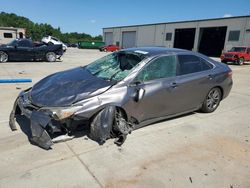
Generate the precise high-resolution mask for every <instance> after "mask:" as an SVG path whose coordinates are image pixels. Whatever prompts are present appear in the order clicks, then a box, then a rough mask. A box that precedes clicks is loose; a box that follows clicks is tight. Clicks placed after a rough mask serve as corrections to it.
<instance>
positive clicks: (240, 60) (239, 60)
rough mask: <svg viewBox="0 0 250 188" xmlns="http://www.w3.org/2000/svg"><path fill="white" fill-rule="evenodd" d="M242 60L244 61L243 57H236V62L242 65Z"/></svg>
mask: <svg viewBox="0 0 250 188" xmlns="http://www.w3.org/2000/svg"><path fill="white" fill-rule="evenodd" d="M244 62H245V60H244V58H243V57H241V58H239V59H238V64H239V65H243V64H244Z"/></svg>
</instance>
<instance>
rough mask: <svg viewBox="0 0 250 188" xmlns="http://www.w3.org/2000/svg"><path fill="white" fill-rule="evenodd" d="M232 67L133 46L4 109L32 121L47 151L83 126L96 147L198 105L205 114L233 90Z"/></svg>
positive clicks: (45, 83)
mask: <svg viewBox="0 0 250 188" xmlns="http://www.w3.org/2000/svg"><path fill="white" fill-rule="evenodd" d="M232 84H233V82H232V71H231V69H230V68H229V67H228V66H227V65H225V64H222V63H219V62H216V61H214V60H212V59H210V58H208V57H206V56H204V55H202V54H199V53H194V52H191V51H186V50H180V49H169V48H159V47H152V48H149V47H148V48H131V49H126V50H121V51H119V52H115V53H112V54H109V55H107V56H105V57H103V58H101V59H98V60H96V61H95V62H93V63H91V64H89V65H87V66H84V67H78V68H74V69H71V70H66V71H63V72H58V73H55V74H52V75H50V76H48V77H46V78H44V79H42V80H41V81H39V82H38V83H36V84H35V85H34V86H33V87H32V88H30V89H27V90H25V91H22V92H21V93H20V95H19V96H18V98H17V99H16V102H15V104H14V108H13V111H12V112H11V114H10V127H11V129H12V130H16V125H15V118H16V117H17V115H18V114H21V115H25V116H26V117H27V118H28V119H30V122H31V123H30V128H31V138H30V140H31V141H32V142H33V143H35V144H37V145H38V146H40V147H42V148H45V149H49V148H50V147H51V145H52V144H53V143H54V142H57V141H58V140H60V139H62V140H65V139H71V138H73V136H74V134H75V133H76V131H77V130H79V128H81V127H87V128H88V130H89V136H90V138H92V139H93V140H96V141H97V142H99V143H100V144H103V143H104V142H105V141H106V139H108V138H116V139H115V143H116V144H117V145H121V144H122V143H123V142H124V141H125V139H126V137H127V135H128V134H129V133H131V131H133V130H134V129H137V128H140V127H142V126H145V125H148V124H151V123H154V122H156V121H160V120H164V119H167V118H170V117H174V116H178V115H181V114H185V113H189V112H192V111H196V110H200V111H202V112H206V113H210V112H213V111H215V110H216V108H217V107H218V106H219V104H220V101H221V100H223V99H224V98H226V97H227V96H228V94H229V92H230V90H231V88H232Z"/></svg>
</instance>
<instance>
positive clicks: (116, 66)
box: [86, 52, 144, 81]
mask: <svg viewBox="0 0 250 188" xmlns="http://www.w3.org/2000/svg"><path fill="white" fill-rule="evenodd" d="M142 59H144V57H143V56H139V55H136V54H132V53H124V52H118V53H112V54H110V55H107V56H105V57H103V58H101V59H98V60H96V61H94V62H93V63H91V64H89V65H88V66H87V67H86V69H87V70H88V71H89V72H90V73H91V74H92V75H95V76H97V77H98V78H102V79H104V80H109V81H112V80H115V81H120V80H122V79H123V78H125V77H126V76H127V75H128V74H129V73H130V72H131V71H132V69H133V68H134V67H135V66H136V65H137V64H138V63H139V62H141V61H142Z"/></svg>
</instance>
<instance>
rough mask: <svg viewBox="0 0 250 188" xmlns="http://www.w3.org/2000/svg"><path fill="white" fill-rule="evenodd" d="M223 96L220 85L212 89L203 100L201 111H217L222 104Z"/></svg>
mask: <svg viewBox="0 0 250 188" xmlns="http://www.w3.org/2000/svg"><path fill="white" fill-rule="evenodd" d="M221 98H222V94H221V90H220V89H219V88H218V87H215V88H213V89H211V90H210V91H209V92H208V94H207V97H206V99H205V100H204V102H203V105H202V108H201V111H202V112H205V113H211V112H213V111H215V110H216V109H217V108H218V106H219V104H220V101H221Z"/></svg>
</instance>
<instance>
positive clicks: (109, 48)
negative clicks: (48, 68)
mask: <svg viewBox="0 0 250 188" xmlns="http://www.w3.org/2000/svg"><path fill="white" fill-rule="evenodd" d="M99 50H100V51H101V52H115V51H118V50H120V47H119V46H116V45H113V44H111V45H107V46H102V47H100V48H99Z"/></svg>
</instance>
